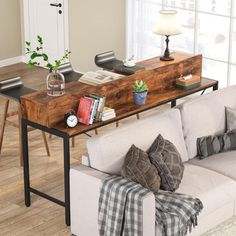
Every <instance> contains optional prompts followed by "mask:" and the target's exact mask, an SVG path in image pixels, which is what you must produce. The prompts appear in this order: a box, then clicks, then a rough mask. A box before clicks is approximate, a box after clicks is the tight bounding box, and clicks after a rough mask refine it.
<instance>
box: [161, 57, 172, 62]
mask: <svg viewBox="0 0 236 236" xmlns="http://www.w3.org/2000/svg"><path fill="white" fill-rule="evenodd" d="M160 60H161V61H173V60H174V57H170V56H169V57H167V56H162V57H160Z"/></svg>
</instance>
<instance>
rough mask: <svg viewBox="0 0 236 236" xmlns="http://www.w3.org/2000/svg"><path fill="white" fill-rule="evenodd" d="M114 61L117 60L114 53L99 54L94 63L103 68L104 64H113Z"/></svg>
mask: <svg viewBox="0 0 236 236" xmlns="http://www.w3.org/2000/svg"><path fill="white" fill-rule="evenodd" d="M114 60H116V56H115V53H114V52H113V51H109V52H104V53H100V54H97V55H96V56H95V58H94V62H95V64H96V66H98V67H100V66H102V65H103V64H104V63H107V62H111V61H114Z"/></svg>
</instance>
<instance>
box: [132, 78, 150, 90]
mask: <svg viewBox="0 0 236 236" xmlns="http://www.w3.org/2000/svg"><path fill="white" fill-rule="evenodd" d="M133 90H134V92H135V93H142V92H145V91H148V86H147V84H146V83H145V82H144V81H143V80H136V81H135V83H134V85H133Z"/></svg>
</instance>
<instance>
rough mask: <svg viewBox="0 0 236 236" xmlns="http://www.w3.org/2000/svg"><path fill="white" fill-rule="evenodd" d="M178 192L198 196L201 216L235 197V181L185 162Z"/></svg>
mask: <svg viewBox="0 0 236 236" xmlns="http://www.w3.org/2000/svg"><path fill="white" fill-rule="evenodd" d="M184 166H185V170H184V176H183V179H182V182H181V184H180V187H179V189H178V190H177V191H176V192H178V193H184V194H188V195H191V196H194V197H198V198H199V199H200V200H201V201H202V203H203V206H204V209H203V211H202V213H201V217H202V216H204V215H206V214H209V213H211V212H213V211H215V210H217V209H218V208H220V207H222V206H223V205H224V204H227V203H229V202H232V201H233V200H234V199H235V198H236V182H235V181H234V180H232V179H230V178H228V177H226V176H224V175H221V174H219V173H216V172H214V171H212V170H208V169H206V168H203V167H199V166H196V165H192V164H189V163H185V164H184Z"/></svg>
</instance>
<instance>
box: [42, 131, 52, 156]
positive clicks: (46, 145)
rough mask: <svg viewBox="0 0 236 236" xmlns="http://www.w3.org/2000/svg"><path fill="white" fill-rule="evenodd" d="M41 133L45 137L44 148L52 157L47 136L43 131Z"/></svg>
mask: <svg viewBox="0 0 236 236" xmlns="http://www.w3.org/2000/svg"><path fill="white" fill-rule="evenodd" d="M41 133H42V136H43V142H44V146H45V148H46V151H47V155H48V156H50V150H49V146H48V142H47V137H46V134H45V133H44V132H43V131H42V132H41Z"/></svg>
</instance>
